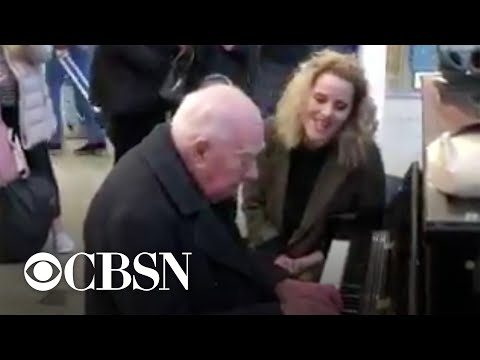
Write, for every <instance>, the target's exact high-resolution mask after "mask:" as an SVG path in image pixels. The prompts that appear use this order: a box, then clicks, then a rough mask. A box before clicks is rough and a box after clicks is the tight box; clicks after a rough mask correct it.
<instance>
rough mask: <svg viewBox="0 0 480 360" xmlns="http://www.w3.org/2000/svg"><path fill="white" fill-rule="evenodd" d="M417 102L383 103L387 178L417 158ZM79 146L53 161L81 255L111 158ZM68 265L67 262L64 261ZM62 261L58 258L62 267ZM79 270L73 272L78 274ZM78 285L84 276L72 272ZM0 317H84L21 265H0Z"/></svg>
mask: <svg viewBox="0 0 480 360" xmlns="http://www.w3.org/2000/svg"><path fill="white" fill-rule="evenodd" d="M420 119H421V117H420V103H419V100H411V99H397V100H390V101H388V102H387V115H386V120H385V126H384V127H383V133H382V134H380V136H379V143H380V144H381V148H382V151H383V156H384V160H385V165H386V169H387V172H388V173H389V174H392V175H397V176H401V175H403V173H404V172H405V171H406V170H407V168H408V167H409V165H410V163H411V162H412V161H414V160H415V159H416V158H418V155H419V153H420ZM78 145H81V142H79V141H69V142H68V143H67V148H66V149H65V150H64V151H63V153H62V154H59V155H56V156H54V157H53V161H54V165H55V170H56V174H57V177H58V180H59V183H60V188H61V193H62V205H63V214H64V217H63V219H64V223H65V226H66V228H67V230H68V232H69V233H70V234H71V235H72V237H73V238H74V239H75V242H76V244H77V249H76V250H77V251H81V250H82V224H83V220H84V217H85V214H86V211H87V208H88V205H89V202H90V200H91V198H92V196H93V194H94V193H95V191H96V189H98V187H99V186H100V184H101V183H102V181H103V179H104V178H105V176H106V175H107V173H108V172H109V170H110V169H111V166H112V157H111V156H110V155H105V156H101V157H76V156H74V155H73V153H72V152H73V149H74V148H75V147H77V146H78ZM67 259H68V258H67ZM65 260H66V258H62V259H61V261H62V262H64V261H65ZM76 270H77V269H76ZM76 276H77V278H78V280H79V281H80V280H81V277H82V271H81V269H78V271H76ZM0 284H1V295H0V314H22V315H23V314H39V315H42V314H59V315H60V314H73V315H75V314H82V309H83V296H82V293H78V292H74V291H73V290H67V289H69V288H68V286H67V285H61V286H60V287H59V288H58V289H57V291H56V292H52V293H50V294H39V293H36V292H34V291H33V290H31V289H30V288H29V287H28V285H27V284H26V282H25V280H24V277H23V265H8V266H7V265H0Z"/></svg>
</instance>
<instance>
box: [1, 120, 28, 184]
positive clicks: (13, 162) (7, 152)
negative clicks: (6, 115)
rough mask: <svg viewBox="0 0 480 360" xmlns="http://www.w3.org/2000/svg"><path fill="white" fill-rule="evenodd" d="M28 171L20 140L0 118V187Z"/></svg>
mask: <svg viewBox="0 0 480 360" xmlns="http://www.w3.org/2000/svg"><path fill="white" fill-rule="evenodd" d="M28 172H29V169H28V165H27V161H26V158H25V154H24V152H23V149H22V146H21V144H20V140H19V139H18V137H17V136H16V135H15V134H14V131H13V130H12V129H10V128H8V127H7V126H6V125H5V123H4V122H3V120H2V119H1V118H0V188H1V187H5V186H7V185H8V184H10V183H11V182H13V181H15V180H17V179H18V178H21V177H26V176H28Z"/></svg>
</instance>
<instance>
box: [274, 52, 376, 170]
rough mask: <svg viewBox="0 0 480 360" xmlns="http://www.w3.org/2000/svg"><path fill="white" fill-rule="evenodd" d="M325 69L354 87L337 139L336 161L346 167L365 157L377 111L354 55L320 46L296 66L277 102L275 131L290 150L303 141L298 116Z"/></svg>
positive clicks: (302, 130) (372, 134)
mask: <svg viewBox="0 0 480 360" xmlns="http://www.w3.org/2000/svg"><path fill="white" fill-rule="evenodd" d="M326 73H330V74H334V75H336V76H338V77H340V78H342V79H344V80H346V81H348V82H350V83H351V84H352V85H353V87H354V100H353V108H352V113H351V115H350V118H349V119H348V120H347V122H346V123H345V126H344V127H343V128H342V129H341V130H340V132H339V133H338V135H337V136H336V141H337V142H338V161H339V163H340V164H341V165H343V166H345V167H347V168H353V167H357V166H358V165H360V164H361V163H362V162H364V161H365V160H366V146H367V144H368V143H371V142H372V141H373V137H374V134H375V132H376V130H377V121H376V112H377V111H376V107H375V105H374V103H373V101H372V99H371V98H370V97H369V95H368V82H367V79H366V77H365V74H364V71H363V69H362V67H361V66H360V64H359V62H358V60H357V59H356V58H355V56H354V55H345V54H340V53H337V52H335V51H332V50H323V51H320V52H317V53H315V54H313V55H312V57H311V58H310V59H309V60H307V61H306V62H304V63H302V64H301V65H300V66H299V67H298V69H297V70H296V71H295V73H294V74H293V76H292V78H291V80H290V81H289V83H288V84H287V86H286V88H285V91H284V92H283V95H282V97H281V99H280V101H279V102H278V104H277V109H276V115H275V125H274V131H275V135H276V137H277V138H278V139H279V141H280V142H281V143H283V145H284V146H286V147H287V149H289V150H291V149H293V148H295V147H297V146H298V145H300V144H301V143H302V142H303V138H304V136H305V133H304V128H303V124H302V122H301V120H300V117H301V116H302V115H301V114H302V112H303V110H304V109H305V107H306V106H307V102H308V100H309V98H310V96H311V91H312V88H313V86H314V85H315V83H316V81H317V79H318V78H319V77H320V76H321V75H323V74H326Z"/></svg>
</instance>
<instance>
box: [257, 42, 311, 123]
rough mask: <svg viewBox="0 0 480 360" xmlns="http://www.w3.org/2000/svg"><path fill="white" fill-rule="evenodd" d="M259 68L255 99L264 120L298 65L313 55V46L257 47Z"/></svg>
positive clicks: (272, 112) (268, 115)
mask: <svg viewBox="0 0 480 360" xmlns="http://www.w3.org/2000/svg"><path fill="white" fill-rule="evenodd" d="M257 52H258V59H259V67H258V72H257V75H256V76H255V79H254V84H253V99H254V100H255V102H256V104H257V105H258V106H259V107H260V109H261V111H262V115H263V117H264V119H267V118H268V117H270V116H271V115H273V114H274V112H275V106H276V104H277V102H278V99H279V98H280V94H281V93H282V91H283V89H284V87H285V85H286V83H287V82H288V80H289V77H290V75H292V73H293V71H294V70H295V68H296V67H297V66H298V64H299V63H300V62H301V61H303V60H305V59H306V58H307V57H308V55H309V54H310V53H311V45H257Z"/></svg>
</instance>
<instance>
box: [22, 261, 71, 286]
mask: <svg viewBox="0 0 480 360" xmlns="http://www.w3.org/2000/svg"><path fill="white" fill-rule="evenodd" d="M30 268H32V271H31V272H32V275H33V277H32V276H31V275H30V274H29V270H30ZM55 269H57V271H58V274H57V276H56V277H54V274H55ZM23 275H24V276H25V280H26V281H27V283H28V285H30V286H31V287H32V288H33V289H35V290H37V291H50V290H52V289H54V288H55V287H56V286H57V285H58V284H59V283H60V280H61V279H62V266H61V264H60V261H58V259H57V258H56V257H55V256H53V255H52V254H47V253H40V254H36V255H34V256H32V257H31V258H30V259H28V261H27V263H26V264H25V267H24V269H23Z"/></svg>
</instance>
